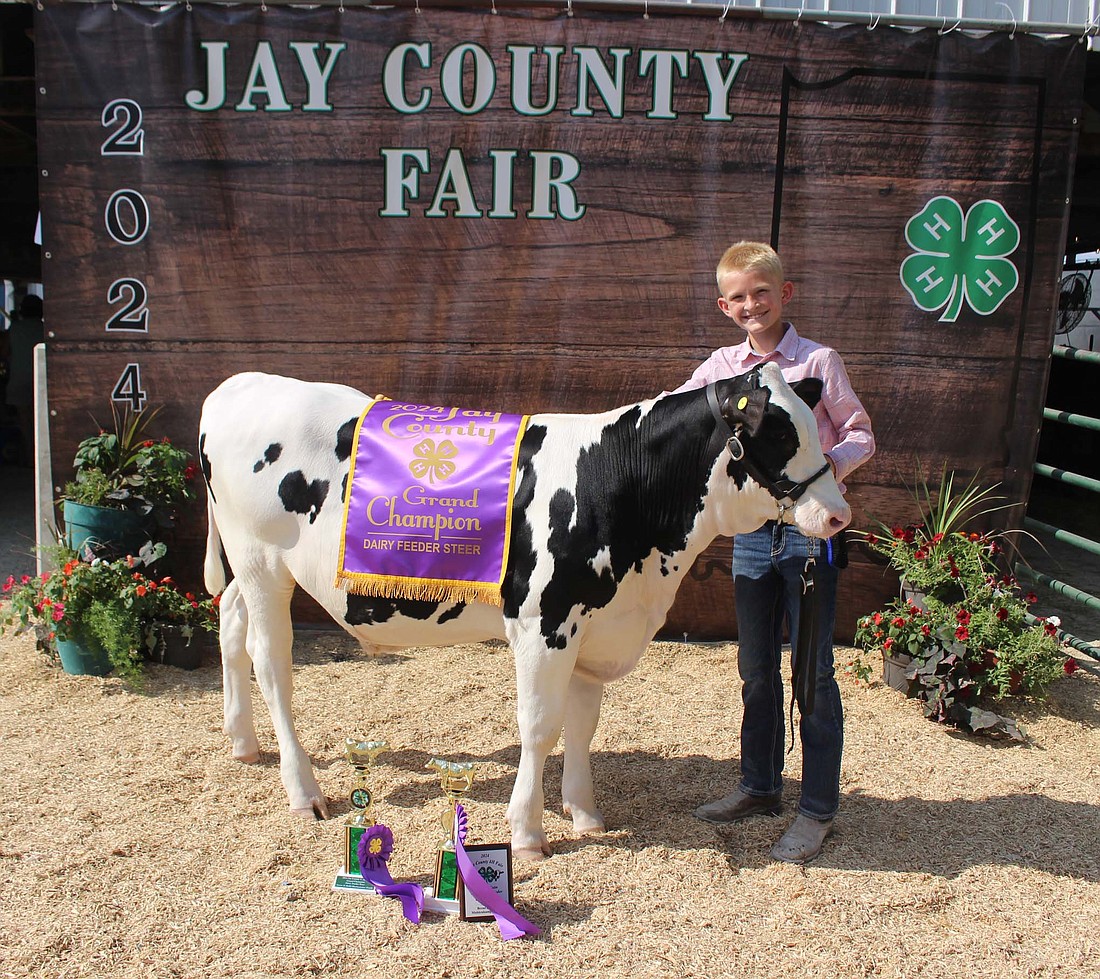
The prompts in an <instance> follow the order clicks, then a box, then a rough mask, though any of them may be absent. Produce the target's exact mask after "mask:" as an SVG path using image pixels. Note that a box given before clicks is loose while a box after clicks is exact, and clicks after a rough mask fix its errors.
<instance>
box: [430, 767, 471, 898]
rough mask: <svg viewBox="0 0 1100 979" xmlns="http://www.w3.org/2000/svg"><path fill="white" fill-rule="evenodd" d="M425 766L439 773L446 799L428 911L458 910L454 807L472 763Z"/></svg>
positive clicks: (464, 793) (464, 788) (462, 793)
mask: <svg viewBox="0 0 1100 979" xmlns="http://www.w3.org/2000/svg"><path fill="white" fill-rule="evenodd" d="M426 767H427V768H434V769H435V770H436V771H437V772H438V773H439V784H440V787H441V788H442V789H443V794H444V795H445V796H446V797H447V800H448V805H447V809H446V811H445V812H444V813H443V815H442V816H441V817H440V823H441V824H442V826H443V830H444V832H445V834H446V836H445V838H444V840H443V841H442V842H441V843H440V845H439V850H438V852H437V853H436V860H435V874H434V877H433V886H432V898H433V901H432V910H437V911H444V912H445V913H448V914H456V913H458V911H459V890H460V886H461V884H460V880H459V874H458V861H457V859H456V857H455V833H456V832H457V826H456V818H455V808H456V806H457V805H458V804H459V803H460V802H462V800H463V799H465V797H466V796H467V795H468V793H469V791H470V788H471V786H472V785H473V782H474V772H475V770H476V766H475V765H474V763H473V762H451V761H444V760H443V759H442V758H433V759H432V760H431V761H429V762H428V764H427V766H426Z"/></svg>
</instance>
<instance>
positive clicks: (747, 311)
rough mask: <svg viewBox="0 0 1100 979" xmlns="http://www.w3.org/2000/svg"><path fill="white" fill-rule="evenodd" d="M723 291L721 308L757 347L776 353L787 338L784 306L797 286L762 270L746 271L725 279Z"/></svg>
mask: <svg viewBox="0 0 1100 979" xmlns="http://www.w3.org/2000/svg"><path fill="white" fill-rule="evenodd" d="M721 292H722V295H721V297H720V298H719V299H718V308H719V309H720V310H721V311H722V312H723V313H724V314H725V315H726V316H728V317H729V318H730V319H731V320H733V321H734V323H736V324H737V325H738V326H739V327H741V329H742V330H744V331H745V333H747V334H748V337H749V341H750V342H751V343H752V346H753V348H754V349H756V350H760V351H762V352H767V351H770V350H774V349H775V347H776V345H777V344H778V343H779V341H780V340H781V339H782V338H783V333H784V330H785V327H784V325H783V307H784V306H786V305H787V303H789V302H790V301H791V297H792V296H793V295H794V284H793V283H791V282H780V281H779V280H778V279H777V278H776V277H775V276H774V275H772V274H771V273H769V272H766V271H764V270H762V269H746V270H744V271H737V272H727V273H726V274H725V275H724V276H722V283H721Z"/></svg>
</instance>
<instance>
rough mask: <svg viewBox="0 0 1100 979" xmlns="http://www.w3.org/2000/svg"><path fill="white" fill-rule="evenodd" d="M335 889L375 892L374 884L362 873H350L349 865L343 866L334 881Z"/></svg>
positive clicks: (333, 887) (358, 892)
mask: <svg viewBox="0 0 1100 979" xmlns="http://www.w3.org/2000/svg"><path fill="white" fill-rule="evenodd" d="M332 889H333V890H334V891H351V892H353V893H356V894H375V893H377V892H376V891H375V889H374V885H373V884H372V883H371V882H370V881H369V880H367V879H366V878H365V877H364V876H363V875H362V874H349V873H348V870H347V867H341V868H340V872H339V873H338V874H337V875H336V877H335V878H334V879H333V881H332Z"/></svg>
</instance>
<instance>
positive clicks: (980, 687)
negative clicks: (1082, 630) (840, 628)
mask: <svg viewBox="0 0 1100 979" xmlns="http://www.w3.org/2000/svg"><path fill="white" fill-rule="evenodd" d="M975 543H977V542H975ZM1034 600H1035V596H1034V595H1031V594H1029V595H1027V596H1021V595H1020V593H1019V589H1018V587H1017V585H1016V582H1015V580H1014V579H1012V578H1010V577H1007V576H1005V577H997V576H995V575H989V576H988V577H987V578H986V579H985V580H984V581H983V583H982V584H981V585H973V584H972V585H971V587H970V589H969V591H968V593H967V596H966V597H965V598H964V599H963V600H961V601H955V602H943V601H940V600H939V599H936V598H933V597H925V598H924V600H923V603H922V604H917V603H916V602H915V601H913V600H912V599H894V601H892V602H891V603H890V604H889V605H887V606H886V607H885V608H884V609H881V610H879V611H876V612H873V613H871V614H870V615H867V616H864V617H863V618H861V619H860V620H859V622H858V623H857V628H856V635H855V643H856V645H857V646H858V647H860V648H861V649H862V650H863V652H864V653H873V654H880V655H882V656H884V657H885V656H895V657H896V656H901V657H909V658H911V660H912V662H911V663H910V665H909V669H908V671H907V673H906V679H907V680H908V683H909V687H908V691H907V693H908V695H909V696H910V697H915V698H917V699H919V700H920V701H921V702H922V704H923V707H924V713H925V715H926V716H927V717H928V718H930V719H931V720H934V721H939V722H941V723H948V724H954V725H956V726H958V727H961V728H964V729H965V730H968V731H983V732H987V733H1001V734H1006V735H1008V736H1009V737H1012V738H1015V739H1019V738H1020V737H1021V734H1020V732H1019V729H1018V727H1017V725H1016V723H1015V722H1014V721H1013V720H1012V719H1011V718H1008V717H1004V716H1002V715H1001V714H998V713H996V712H994V711H991V710H986V709H985V708H984V707H982V706H981V703H982V702H987V703H990V704H993V705H996V704H999V703H1000V702H1001V701H1003V700H1004V699H1005V698H1006V697H1008V696H1009V695H1016V694H1020V695H1030V696H1036V697H1041V696H1043V695H1044V694H1045V692H1046V690H1047V688H1048V687H1049V685H1050V683H1051V682H1052V681H1053V680H1054V679H1055V678H1056V677H1058V676H1061V675H1062V674H1063V673H1066V672H1072V671H1073V668H1074V667H1075V666H1076V663H1075V661H1074V660H1073V659H1072V658H1067V657H1066V656H1065V654H1064V653H1063V652H1062V650H1061V647H1060V645H1059V642H1058V639H1057V635H1058V626H1059V625H1060V623H1059V621H1058V620H1057V619H1056V618H1053V617H1052V618H1050V619H1048V620H1045V621H1043V620H1035V621H1034V622H1033V621H1032V620H1030V619H1029V618H1028V612H1027V606H1028V604H1029V603H1030V602H1033V601H1034ZM852 672H853V673H855V674H856V675H857V676H860V677H861V678H862V679H864V680H867V679H869V677H870V674H871V666H870V664H869V663H868V661H867V659H866V658H865V656H864V655H857V658H856V661H855V662H854V664H853V668H852Z"/></svg>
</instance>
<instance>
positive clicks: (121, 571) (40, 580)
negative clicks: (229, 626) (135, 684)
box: [0, 544, 218, 678]
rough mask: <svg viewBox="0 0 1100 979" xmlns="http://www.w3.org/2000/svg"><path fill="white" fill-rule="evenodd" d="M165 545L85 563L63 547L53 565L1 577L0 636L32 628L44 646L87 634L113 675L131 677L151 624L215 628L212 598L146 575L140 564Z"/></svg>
mask: <svg viewBox="0 0 1100 979" xmlns="http://www.w3.org/2000/svg"><path fill="white" fill-rule="evenodd" d="M165 551H166V548H165V546H164V545H163V544H156V545H153V544H149V545H147V546H146V547H145V548H144V549H143V550H142V553H141V554H139V555H137V556H128V557H125V558H120V559H118V560H116V561H103V560H99V559H96V560H94V561H91V562H85V561H81V560H79V559H78V558H77V556H76V555H75V554H73V553H72V552H64V551H63V552H62V553H61V556H62V558H63V563H62V564H61V567H60V568H59V569H58V570H57V571H52V572H48V573H46V574H43V575H40V576H37V577H32V576H29V575H23V576H22V577H21V578H20V580H18V581H16V579H15V577H14V576H9V577H8V579H7V581H6V582H4V584H3V586H2V590H3V593H4V594H5V596H6V597H7V599H8V604H7V607H6V609H5V610H4V613H3V615H2V616H0V634H2V633H3V632H6V631H7V630H9V629H11V630H14V631H15V632H16V633H19V632H23V631H25V630H27V629H31V628H34V629H35V630H36V631H37V632H38V633H39V634H40V636H41V637H42V638H43V639H44V640H45V643H46V645H47V648H50V649H52V648H53V643H54V642H55V641H56V640H69V639H77V640H82V641H87V640H91V641H92V642H94V643H96V644H98V645H99V646H100V647H102V649H103V650H104V651H105V652H106V654H107V657H108V659H109V660H110V662H111V665H112V668H113V669H114V671H115V672H116V673H118V674H119V675H121V676H124V677H129V678H134V677H136V676H137V675H138V674H140V672H141V670H142V667H143V665H144V661H145V658H146V655H147V654H148V653H149V652H150V651H151V650H152V646H153V644H154V643H155V641H156V636H155V629H156V626H157V624H158V623H170V624H173V625H180V626H184V627H185V628H187V629H195V628H200V627H201V628H205V629H209V630H211V631H214V630H216V629H217V618H216V616H217V605H218V600H217V599H216V598H213V599H205V600H199V599H198V598H196V597H195V596H194V595H193V594H191V593H190V592H181V591H180V590H179V589H178V588H177V587H176V585H175V582H173V581H172V579H171V578H167V577H165V578H160V579H157V578H154V577H149V576H148V575H147V574H146V573H145V572H144V571H143V570H142V569H143V568H146V569H147V568H148V567H149V566H150V565H152V564H153V563H154V562H155V561H156V560H157V559H159V558H160V557H162V556H163V555H164V553H165Z"/></svg>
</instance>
